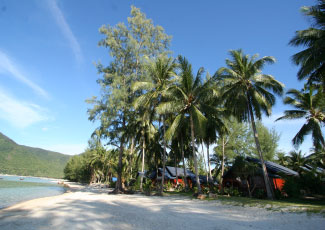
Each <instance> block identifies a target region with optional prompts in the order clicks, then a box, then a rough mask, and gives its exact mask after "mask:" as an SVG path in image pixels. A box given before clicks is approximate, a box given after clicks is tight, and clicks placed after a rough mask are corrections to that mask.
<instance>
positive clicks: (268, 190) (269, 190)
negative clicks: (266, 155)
mask: <svg viewBox="0 0 325 230" xmlns="http://www.w3.org/2000/svg"><path fill="white" fill-rule="evenodd" d="M248 109H249V115H250V118H251V124H252V129H253V133H254V139H255V144H256V149H257V152H258V155H259V156H260V161H261V165H262V170H263V177H264V183H265V188H266V194H267V198H268V199H270V200H273V198H274V195H273V190H272V187H271V183H270V180H269V175H268V173H267V169H266V166H265V162H264V159H263V155H262V149H261V146H260V142H259V140H258V133H257V130H256V125H255V119H254V114H253V109H252V105H251V104H250V102H248Z"/></svg>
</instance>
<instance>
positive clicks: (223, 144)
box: [220, 137, 225, 194]
mask: <svg viewBox="0 0 325 230" xmlns="http://www.w3.org/2000/svg"><path fill="white" fill-rule="evenodd" d="M224 172H225V138H224V137H222V161H221V178H220V186H221V187H220V188H221V194H223V174H224Z"/></svg>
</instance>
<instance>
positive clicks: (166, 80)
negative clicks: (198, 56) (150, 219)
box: [132, 57, 176, 195]
mask: <svg viewBox="0 0 325 230" xmlns="http://www.w3.org/2000/svg"><path fill="white" fill-rule="evenodd" d="M146 67H147V68H146V70H147V73H148V76H149V78H150V79H149V80H148V81H142V82H136V83H134V84H133V86H132V89H133V91H138V90H143V91H145V93H144V94H142V95H141V96H139V97H138V98H137V99H136V100H135V102H134V107H135V108H136V109H137V108H139V107H144V108H145V109H146V110H147V111H150V109H151V111H154V110H155V109H156V107H157V106H158V105H159V103H161V102H162V101H164V97H165V94H166V92H167V90H168V89H169V87H170V86H171V84H172V83H173V80H172V77H173V76H175V75H176V74H175V72H174V70H175V68H176V63H175V62H174V61H173V60H172V59H171V58H164V57H159V58H157V59H156V60H155V61H151V62H149V63H148V65H147V66H146ZM162 121H163V122H162V123H163V132H164V133H165V117H164V115H163V116H162ZM163 143H164V154H163V176H162V180H161V188H160V194H161V195H162V194H163V185H164V178H165V176H164V175H165V170H166V169H165V168H166V141H165V138H164V139H163Z"/></svg>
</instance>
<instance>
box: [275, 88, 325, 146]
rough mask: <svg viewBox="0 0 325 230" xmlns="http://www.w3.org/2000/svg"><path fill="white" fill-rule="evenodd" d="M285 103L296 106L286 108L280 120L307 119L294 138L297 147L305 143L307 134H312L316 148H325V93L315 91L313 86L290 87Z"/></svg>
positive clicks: (293, 141)
mask: <svg viewBox="0 0 325 230" xmlns="http://www.w3.org/2000/svg"><path fill="white" fill-rule="evenodd" d="M287 95H288V96H287V97H286V98H285V99H284V103H285V104H287V105H291V106H292V107H294V109H292V110H285V111H284V116H282V117H280V118H278V119H277V121H278V120H283V119H285V120H291V119H301V118H304V119H306V122H305V123H304V124H303V126H302V127H301V129H300V130H299V131H298V133H297V134H296V136H295V137H294V138H293V139H292V143H293V144H294V145H295V147H299V145H300V144H302V143H303V141H304V138H305V136H307V135H309V134H310V133H311V134H312V139H313V145H314V147H315V148H316V149H322V148H325V140H324V136H323V134H322V123H323V124H324V123H325V105H324V93H323V92H322V91H319V92H315V90H314V87H313V86H307V85H305V87H304V88H303V89H302V90H300V91H299V90H296V89H290V90H289V91H288V92H287Z"/></svg>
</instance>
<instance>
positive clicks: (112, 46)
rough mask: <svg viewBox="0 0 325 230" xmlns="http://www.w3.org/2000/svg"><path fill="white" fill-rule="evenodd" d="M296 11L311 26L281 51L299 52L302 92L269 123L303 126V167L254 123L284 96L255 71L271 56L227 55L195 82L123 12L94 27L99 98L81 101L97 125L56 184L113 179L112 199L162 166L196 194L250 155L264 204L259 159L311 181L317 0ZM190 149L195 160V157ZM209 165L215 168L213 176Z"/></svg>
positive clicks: (154, 29)
mask: <svg viewBox="0 0 325 230" xmlns="http://www.w3.org/2000/svg"><path fill="white" fill-rule="evenodd" d="M303 9H304V12H305V14H306V15H307V16H308V17H310V18H311V19H312V20H314V21H313V23H312V26H313V27H312V28H309V29H307V30H304V31H298V32H297V33H296V35H295V36H294V38H293V39H292V40H291V41H290V44H291V45H294V46H303V47H305V48H306V49H305V50H303V51H301V52H299V53H297V54H295V55H294V56H293V61H294V63H296V64H297V65H299V67H300V70H299V72H298V79H300V80H304V79H306V80H307V81H306V86H305V88H304V89H302V90H296V89H291V90H288V91H287V93H286V94H287V95H288V96H287V97H286V98H285V99H284V103H285V104H288V105H291V106H292V107H293V109H292V110H286V111H285V114H284V116H282V117H280V118H279V120H281V119H297V118H304V119H306V123H305V124H304V125H303V127H302V128H301V130H300V131H299V132H298V133H297V135H296V136H295V137H293V144H294V146H295V147H296V148H298V147H299V145H300V144H301V143H302V142H303V141H304V137H305V136H306V135H309V134H312V137H313V152H312V153H311V155H310V156H308V161H305V163H304V164H300V165H298V166H297V164H298V163H297V162H296V161H295V160H294V157H293V155H292V154H291V155H289V156H288V155H286V154H285V153H280V152H278V151H277V141H278V139H279V135H278V134H277V133H276V132H275V131H274V130H268V129H267V128H265V127H264V126H263V125H262V123H261V122H260V121H261V119H262V115H263V114H264V115H266V116H269V115H271V112H272V107H273V105H274V104H275V102H276V96H281V95H282V94H283V93H284V85H283V84H282V83H281V82H279V81H277V80H276V79H275V77H273V76H271V75H269V74H265V73H263V72H262V70H263V67H264V66H265V65H268V64H273V63H274V62H275V58H274V57H272V56H265V57H262V58H259V57H258V55H252V56H250V55H246V54H245V53H244V51H243V50H241V49H238V50H231V51H229V55H230V59H226V65H225V67H221V68H219V69H218V70H216V72H215V74H213V75H212V76H211V75H210V74H209V73H206V74H205V72H204V68H203V67H201V68H199V69H198V70H194V69H193V68H192V65H191V64H190V62H189V60H187V59H186V58H185V57H183V56H181V55H179V56H178V57H177V58H174V57H172V56H171V55H170V54H171V52H170V51H169V44H170V40H171V38H170V36H168V35H167V34H165V32H164V30H163V28H162V27H160V26H154V25H153V22H152V21H151V20H150V19H147V18H146V17H145V15H144V14H143V13H142V12H141V11H140V10H139V9H137V8H135V7H132V9H131V17H129V18H128V23H127V25H125V24H124V23H120V24H118V25H116V26H114V27H112V26H110V25H107V26H103V27H101V28H100V32H101V34H103V35H104V38H103V39H102V40H101V41H100V42H99V45H100V46H103V47H104V48H107V49H108V50H109V54H110V56H111V58H112V61H111V62H110V63H108V65H107V66H104V65H103V64H102V63H98V65H97V69H98V72H99V74H101V75H102V77H101V78H100V79H99V80H98V83H99V84H100V86H101V96H100V97H93V98H92V99H90V100H88V103H90V104H91V105H92V108H91V109H89V111H88V113H89V120H91V121H99V122H100V126H99V127H98V128H97V129H96V130H95V131H94V133H93V135H92V139H91V141H90V142H89V143H90V144H89V149H88V150H87V151H86V153H85V154H83V155H82V156H76V157H73V158H72V159H71V160H70V161H69V163H68V164H67V167H66V169H65V173H66V177H67V178H69V179H72V180H77V181H88V182H89V181H101V182H105V181H110V180H111V178H112V177H113V176H116V177H117V183H116V188H115V192H116V193H119V192H123V191H125V187H127V186H128V185H129V184H130V182H131V181H132V180H133V178H135V177H136V175H137V173H138V171H141V172H142V173H141V174H140V175H143V172H144V170H145V169H146V170H154V169H157V168H159V167H161V168H162V169H163V174H164V172H165V166H166V164H168V165H175V166H181V167H183V168H184V173H186V172H185V168H191V169H193V171H194V172H195V174H196V180H195V181H196V185H197V186H196V187H197V192H198V193H201V192H202V191H201V187H200V181H199V177H198V176H199V174H200V171H201V173H202V171H204V173H206V174H207V177H210V178H211V179H212V177H213V176H214V177H219V178H220V179H221V180H222V175H223V173H224V171H225V168H226V167H227V166H229V165H232V164H233V162H234V160H235V159H236V157H237V159H238V156H241V157H245V156H256V157H257V158H259V159H260V161H261V165H262V173H263V178H264V182H265V187H266V191H267V196H268V198H270V199H271V198H273V197H274V193H273V191H272V189H271V186H270V182H269V181H268V180H269V177H268V172H267V169H266V167H265V164H264V159H266V160H277V161H278V162H279V163H280V164H284V165H286V166H287V167H290V168H292V169H294V170H300V169H302V167H305V166H306V164H308V167H309V169H308V170H309V172H310V171H312V172H316V171H317V167H319V168H320V169H324V168H325V167H324V162H325V155H324V153H325V150H324V148H325V142H324V137H323V134H322V132H323V130H322V127H323V126H324V124H325V100H324V98H325V95H324V92H325V88H324V82H325V80H324V79H325V74H324V70H325V63H324V60H325V58H324V53H325V51H324V49H325V46H324V44H325V42H324V38H325V37H324V35H325V32H324V25H325V24H324V23H325V12H324V11H325V1H324V0H320V1H319V2H318V5H316V6H314V7H304V8H303ZM102 141H105V144H107V145H108V146H109V147H110V150H107V149H106V148H105V147H104V146H103V144H102ZM211 145H216V147H215V148H214V152H215V154H213V155H212V156H209V155H207V157H206V158H207V159H208V162H204V158H202V156H204V154H205V151H204V148H203V146H206V148H207V151H206V153H209V148H210V146H211ZM200 147H202V151H201V154H198V152H199V151H200ZM200 156H201V157H200ZM210 157H211V160H210ZM291 157H292V158H291ZM303 158H304V157H303ZM211 164H215V165H216V170H214V172H213V173H214V175H212V174H213V173H212V169H211ZM206 166H207V167H206ZM245 167H246V166H245ZM245 167H244V168H245ZM247 168H249V167H247ZM308 170H307V171H308ZM318 171H319V170H318ZM318 171H317V176H314V177H309V178H311V179H312V180H313V181H316V180H317V181H318V182H320V181H322V178H323V179H324V174H322V171H321V173H320V174H318ZM241 174H242V175H244V174H245V173H244V172H241ZM302 175H304V173H301V176H302ZM306 175H307V174H306ZM315 175H316V174H315ZM316 177H317V178H318V179H317V178H316ZM294 183H296V184H299V183H300V182H297V181H296V182H294ZM163 184H164V177H162V180H161V186H160V187H159V186H158V188H157V189H158V190H159V192H160V193H161V194H162V192H163V186H162V185H163ZM300 184H301V183H300ZM186 186H187V185H186ZM142 188H143V178H142V176H141V179H140V189H142Z"/></svg>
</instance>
